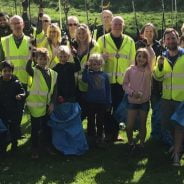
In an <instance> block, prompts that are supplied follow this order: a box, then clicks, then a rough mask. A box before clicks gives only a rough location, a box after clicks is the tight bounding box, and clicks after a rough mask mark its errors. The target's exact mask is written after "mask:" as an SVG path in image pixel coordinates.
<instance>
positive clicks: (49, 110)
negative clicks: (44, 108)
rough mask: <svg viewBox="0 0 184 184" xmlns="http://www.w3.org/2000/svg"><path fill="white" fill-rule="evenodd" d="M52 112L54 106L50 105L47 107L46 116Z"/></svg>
mask: <svg viewBox="0 0 184 184" xmlns="http://www.w3.org/2000/svg"><path fill="white" fill-rule="evenodd" d="M53 110H54V104H53V103H51V104H50V105H49V107H48V114H51V113H52V111H53Z"/></svg>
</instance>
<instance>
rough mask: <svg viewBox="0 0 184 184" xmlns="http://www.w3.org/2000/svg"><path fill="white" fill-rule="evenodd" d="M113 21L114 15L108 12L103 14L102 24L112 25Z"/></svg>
mask: <svg viewBox="0 0 184 184" xmlns="http://www.w3.org/2000/svg"><path fill="white" fill-rule="evenodd" d="M111 21H112V15H111V14H110V13H108V12H103V13H102V23H103V24H104V25H110V24H111Z"/></svg>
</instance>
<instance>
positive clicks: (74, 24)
mask: <svg viewBox="0 0 184 184" xmlns="http://www.w3.org/2000/svg"><path fill="white" fill-rule="evenodd" d="M68 26H70V27H71V26H78V24H76V23H73V24H72V23H71V24H68Z"/></svg>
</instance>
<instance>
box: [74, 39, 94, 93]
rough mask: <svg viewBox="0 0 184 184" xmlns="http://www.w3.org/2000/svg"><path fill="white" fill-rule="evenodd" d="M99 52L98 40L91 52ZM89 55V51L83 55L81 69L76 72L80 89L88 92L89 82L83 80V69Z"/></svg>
mask: <svg viewBox="0 0 184 184" xmlns="http://www.w3.org/2000/svg"><path fill="white" fill-rule="evenodd" d="M97 52H98V46H97V45H96V42H95V46H94V47H93V48H92V49H91V51H90V54H93V53H97ZM87 56H88V53H86V54H85V55H84V56H83V57H82V59H81V61H80V65H81V70H80V71H79V72H76V73H75V79H76V83H77V85H78V88H79V90H80V91H82V92H86V91H87V89H88V85H87V83H85V82H83V81H82V72H83V70H84V68H85V65H86V63H87ZM88 59H89V58H88Z"/></svg>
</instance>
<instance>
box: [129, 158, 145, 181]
mask: <svg viewBox="0 0 184 184" xmlns="http://www.w3.org/2000/svg"><path fill="white" fill-rule="evenodd" d="M147 162H148V159H143V160H141V161H139V162H138V166H137V169H136V170H135V172H134V175H133V179H132V180H131V183H138V182H139V180H141V178H142V177H143V176H144V174H145V171H146V164H147Z"/></svg>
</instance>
